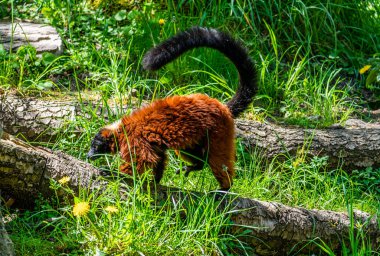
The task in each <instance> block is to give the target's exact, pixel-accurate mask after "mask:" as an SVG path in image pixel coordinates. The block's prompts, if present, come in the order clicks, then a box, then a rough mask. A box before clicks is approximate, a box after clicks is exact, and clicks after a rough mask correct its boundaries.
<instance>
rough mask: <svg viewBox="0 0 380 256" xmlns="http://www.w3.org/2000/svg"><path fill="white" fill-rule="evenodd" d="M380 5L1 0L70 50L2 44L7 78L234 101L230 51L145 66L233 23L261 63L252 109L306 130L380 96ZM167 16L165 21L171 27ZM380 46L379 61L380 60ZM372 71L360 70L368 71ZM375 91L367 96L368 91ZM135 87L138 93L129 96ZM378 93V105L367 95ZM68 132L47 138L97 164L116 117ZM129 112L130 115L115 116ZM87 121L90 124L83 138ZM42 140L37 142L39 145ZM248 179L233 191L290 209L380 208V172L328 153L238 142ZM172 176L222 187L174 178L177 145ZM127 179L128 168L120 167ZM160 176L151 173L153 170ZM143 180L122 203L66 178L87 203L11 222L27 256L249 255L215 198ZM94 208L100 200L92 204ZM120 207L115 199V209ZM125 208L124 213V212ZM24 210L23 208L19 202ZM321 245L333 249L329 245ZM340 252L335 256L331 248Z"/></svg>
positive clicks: (203, 187) (14, 83)
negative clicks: (268, 155)
mask: <svg viewBox="0 0 380 256" xmlns="http://www.w3.org/2000/svg"><path fill="white" fill-rule="evenodd" d="M379 6H380V5H379V1H378V0H369V1H350V2H348V1H339V0H334V1H311V0H303V1H280V0H275V1H269V2H268V3H266V2H265V1H244V0H237V1H212V4H211V2H210V4H206V3H204V1H189V2H186V1H179V3H178V1H171V0H165V1H160V3H155V4H153V3H150V2H145V3H140V4H139V5H138V8H136V6H132V5H130V4H128V1H116V0H114V1H99V0H96V1H93V2H92V3H89V2H86V1H83V0H67V1H55V0H37V1H5V0H0V17H7V18H8V19H11V20H15V19H33V20H40V21H44V22H47V23H50V24H52V25H53V26H55V27H56V28H57V29H58V31H59V32H60V33H61V35H62V37H63V39H64V42H65V46H66V50H65V53H64V55H62V56H60V57H55V56H53V55H51V54H49V53H45V54H43V55H42V56H41V57H38V56H36V53H35V50H34V49H33V48H31V47H22V48H20V49H19V50H17V51H14V52H12V53H10V54H8V53H6V52H5V51H4V50H3V48H2V46H1V45H0V60H1V62H0V65H1V66H0V86H1V88H2V89H3V90H4V89H5V90H8V89H16V90H18V91H20V92H22V93H24V94H39V95H44V94H49V91H51V90H54V91H59V92H61V93H62V94H63V95H64V94H67V93H69V92H70V93H73V94H77V95H78V97H79V98H80V94H81V93H82V92H84V91H89V90H91V91H95V92H96V93H97V94H98V95H99V97H101V98H102V99H103V100H104V102H107V101H109V100H111V101H114V102H116V103H117V104H119V105H120V102H124V103H128V102H130V100H131V99H133V101H135V102H140V103H141V102H143V101H150V100H154V99H156V98H160V97H165V96H168V95H178V94H189V93H193V92H201V93H207V94H208V95H210V96H213V97H216V98H218V99H220V100H221V101H223V102H224V101H227V100H228V99H229V98H230V97H231V96H232V95H233V93H234V91H235V89H236V85H237V74H236V71H235V68H234V67H233V66H232V65H231V64H230V63H226V60H225V59H224V57H222V56H221V55H220V54H219V53H217V52H215V51H212V50H207V49H198V50H194V51H192V52H190V53H188V54H186V55H184V56H183V57H181V58H180V59H178V60H177V61H175V62H174V63H172V64H169V65H168V66H167V67H165V68H163V69H162V70H160V71H159V72H156V73H147V72H143V71H142V70H141V66H140V61H141V58H142V56H143V54H144V52H145V51H146V50H147V49H149V48H150V47H151V46H152V45H153V44H157V43H158V42H160V41H162V40H164V39H165V38H167V37H169V36H170V35H173V34H174V33H176V32H177V31H179V30H183V29H185V28H187V27H190V26H193V25H202V26H212V27H216V28H220V29H222V30H225V31H229V32H230V33H231V34H233V35H234V36H235V37H236V38H239V39H240V40H242V41H244V44H245V45H246V46H247V47H248V48H249V50H250V55H251V56H252V58H253V59H255V61H256V63H257V67H258V71H259V77H260V90H259V93H258V95H257V97H256V98H255V102H254V104H253V106H252V107H251V108H250V109H249V110H248V111H247V112H246V117H248V118H253V119H256V120H264V119H265V118H267V117H270V118H272V119H274V120H277V121H280V122H285V123H288V124H297V125H301V126H304V127H326V126H329V125H331V124H333V123H344V122H345V120H347V119H348V118H349V117H351V116H353V115H354V114H357V113H359V112H360V109H361V108H362V107H368V106H371V105H370V103H371V104H375V105H376V104H377V102H378V95H379V94H378V85H379V84H378V83H377V82H376V79H373V78H371V77H373V76H375V77H376V75H377V74H378V73H379V68H380V67H379V66H380V59H379V55H378V53H379V52H380V50H379V48H380V41H379V40H380V36H379V35H380V23H379V22H378V15H379V9H378V8H379ZM160 19H163V20H164V22H162V21H161V24H160V22H159V21H160ZM376 54H377V55H376ZM365 65H371V67H370V69H369V71H367V72H365V73H363V74H360V73H359V69H360V68H362V67H363V66H365ZM363 90H364V91H366V94H365V95H366V96H365V97H364V96H363V94H362V93H361V92H362V91H363ZM131 95H133V97H131ZM368 95H370V99H369V98H368ZM84 111H87V112H88V113H89V116H90V118H87V119H84V118H80V117H78V118H77V119H76V120H75V121H74V122H72V123H70V124H68V125H67V126H66V127H63V128H62V131H61V133H60V137H59V138H58V139H57V140H56V141H55V142H53V143H50V144H47V145H46V144H44V145H45V146H49V147H51V148H54V149H60V150H63V151H65V152H68V153H69V154H71V155H74V156H76V157H78V158H81V159H85V154H86V152H87V151H88V148H89V145H90V140H91V139H92V136H93V135H94V134H95V133H96V132H97V130H98V129H99V128H100V127H101V126H103V125H104V124H106V121H105V120H103V119H101V118H100V117H99V116H97V115H95V114H94V112H93V110H92V109H84ZM122 114H123V111H121V107H120V110H119V111H118V112H117V114H115V116H112V117H111V120H110V121H113V120H116V119H118V118H119V117H120V116H121V115H122ZM76 127H80V128H83V130H84V131H85V132H84V133H83V134H82V135H81V136H80V137H79V138H77V137H75V135H74V134H73V131H74V130H75V128H76ZM34 143H38V142H34ZM237 155H238V161H237V163H236V169H237V177H236V181H235V184H234V186H233V189H232V190H233V192H236V193H237V194H239V195H242V196H247V197H252V198H257V199H260V200H266V201H277V202H281V203H284V204H288V205H292V206H302V207H306V208H318V209H328V210H337V211H348V212H349V211H350V209H352V208H353V209H357V210H362V211H366V212H369V213H371V214H374V215H376V214H377V215H378V214H379V209H380V203H379V201H380V200H379V199H380V190H379V185H380V174H379V173H380V170H374V169H371V168H369V169H366V170H359V171H357V172H354V173H353V174H352V175H348V174H347V173H346V172H345V170H342V169H341V168H339V167H336V169H333V170H332V169H328V168H327V167H326V159H324V158H314V159H307V158H306V157H305V154H304V153H303V152H302V151H300V153H299V155H297V156H295V157H289V158H288V159H287V160H286V161H285V162H277V161H275V160H274V161H273V162H269V163H268V162H267V161H266V160H265V155H264V154H262V153H261V152H257V151H256V150H255V149H249V150H247V149H245V148H244V147H243V146H242V145H240V143H239V142H237ZM169 158H170V161H169V163H170V164H169V166H168V169H167V171H166V172H165V175H164V179H163V181H162V183H163V184H165V185H169V186H175V187H179V188H182V189H184V190H197V191H204V192H206V191H210V190H213V189H215V188H217V186H218V185H217V183H216V181H215V179H214V178H213V176H212V175H211V172H210V171H209V170H204V171H202V172H195V173H192V174H191V175H190V177H189V178H185V177H183V175H176V174H175V172H176V170H177V169H178V168H180V167H181V165H182V164H183V162H181V161H180V159H178V158H177V157H176V156H175V155H174V154H172V152H171V153H170V157H169ZM118 161H119V159H118V158H117V157H114V158H112V157H110V156H107V157H105V158H103V159H100V160H97V161H96V162H95V164H96V165H97V166H107V168H109V169H111V170H113V171H114V172H115V173H116V170H117V166H118ZM116 175H117V174H116ZM147 178H149V177H147ZM140 185H141V184H140V181H136V185H135V186H134V187H133V188H128V189H129V195H128V197H127V198H126V199H125V198H120V196H119V195H118V193H117V191H118V189H119V187H120V186H122V185H121V184H120V182H119V181H118V180H116V181H115V182H113V183H111V184H110V186H109V187H108V188H107V191H106V192H105V193H103V194H96V193H90V192H88V191H86V189H85V188H84V189H83V190H82V191H81V192H80V194H79V195H72V192H71V191H70V190H69V189H68V187H67V186H66V185H63V184H60V183H57V182H55V183H53V184H52V187H54V188H55V189H57V190H58V189H62V188H63V189H64V190H65V191H66V192H65V193H67V195H68V198H69V197H70V196H74V198H75V203H79V202H85V203H88V205H87V204H83V205H82V207H83V209H82V210H83V212H82V213H83V216H82V217H79V218H78V217H77V216H74V213H77V212H75V211H74V212H73V210H74V209H73V206H72V205H73V203H72V202H69V201H68V200H67V201H66V200H64V201H62V200H61V201H59V200H58V199H52V200H51V201H46V200H43V199H41V200H39V201H38V202H37V205H36V208H35V209H34V210H32V211H20V212H16V213H17V216H18V217H17V218H16V219H15V220H14V221H12V222H10V223H8V226H7V227H8V228H9V230H10V231H11V235H12V239H13V241H14V242H15V245H16V249H17V252H18V254H19V255H57V254H62V255H66V254H69V255H76V254H78V255H83V254H86V255H106V254H111V255H129V254H136V255H137V254H140V255H172V254H173V253H174V252H175V254H177V255H189V254H192V255H216V254H225V255H236V254H242V255H244V254H246V255H250V254H251V253H252V250H253V248H249V247H247V246H245V245H244V244H242V243H241V242H240V241H239V236H238V235H236V236H224V235H222V233H223V232H222V230H224V229H226V228H228V227H229V226H230V225H231V223H230V222H229V220H228V218H226V217H225V216H224V214H223V213H216V212H215V211H214V210H213V209H214V208H215V204H216V202H214V201H213V200H211V199H210V197H209V196H207V194H206V193H205V196H203V197H200V198H199V200H198V201H197V202H196V203H194V204H192V203H189V205H188V206H187V207H186V208H187V209H188V211H189V212H187V213H186V214H187V216H191V218H185V219H184V218H183V217H181V216H183V212H182V211H183V208H182V207H181V205H178V207H173V206H172V205H171V204H170V203H169V202H155V201H154V198H152V197H151V196H150V195H149V194H147V193H144V192H142V191H141V187H140ZM87 206H89V208H87ZM111 206H112V207H111ZM115 209H116V210H115ZM12 213H13V210H12ZM351 242H352V243H351V244H350V245H349V248H346V249H345V247H344V246H345V245H342V248H343V251H345V252H346V253H345V254H346V255H370V254H371V253H373V254H375V252H374V251H375V250H376V249H375V248H371V247H370V246H369V245H368V241H367V240H366V238H365V234H364V233H362V232H360V231H359V232H357V233H356V236H353V237H352V238H351ZM320 244H321V247H324V248H325V249H326V254H328V248H327V246H325V245H323V243H322V242H321V243H320ZM330 255H333V254H330Z"/></svg>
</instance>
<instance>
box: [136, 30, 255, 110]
mask: <svg viewBox="0 0 380 256" xmlns="http://www.w3.org/2000/svg"><path fill="white" fill-rule="evenodd" d="M198 47H209V48H213V49H216V50H218V51H220V52H221V53H223V54H224V55H225V56H226V57H227V58H229V59H230V60H231V61H232V63H233V64H234V65H235V66H236V68H237V70H238V72H239V87H238V89H237V91H236V94H235V95H234V96H233V97H232V99H231V100H230V101H229V102H227V107H228V108H229V109H230V111H231V113H232V115H233V116H234V117H237V116H238V115H239V114H240V113H242V112H243V111H244V110H246V109H247V107H248V105H249V104H250V103H251V102H252V100H253V96H254V95H255V94H256V92H257V75H256V69H255V65H254V63H253V61H252V60H251V58H250V57H249V56H248V53H247V50H246V49H245V48H244V47H243V46H242V45H241V44H240V43H239V42H237V41H236V40H235V39H233V38H232V37H231V36H229V35H228V34H226V33H223V32H221V31H218V30H216V29H212V28H202V27H193V28H190V29H188V30H186V31H184V32H181V33H179V34H177V35H175V36H173V37H172V38H169V39H167V40H166V41H164V42H162V43H161V44H159V45H157V46H156V47H154V48H152V49H151V50H149V51H148V52H147V53H146V54H145V56H144V59H143V62H142V63H143V67H144V69H147V70H157V69H159V68H161V67H162V66H164V65H166V64H167V63H169V62H171V61H173V60H174V59H176V58H177V57H179V56H180V55H181V54H183V53H184V52H186V51H188V50H191V49H193V48H198Z"/></svg>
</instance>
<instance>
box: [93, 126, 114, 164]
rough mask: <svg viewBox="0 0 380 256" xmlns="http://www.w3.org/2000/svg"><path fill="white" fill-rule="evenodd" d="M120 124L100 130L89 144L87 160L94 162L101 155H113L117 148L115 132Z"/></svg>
mask: <svg viewBox="0 0 380 256" xmlns="http://www.w3.org/2000/svg"><path fill="white" fill-rule="evenodd" d="M119 124H120V122H117V123H114V124H111V125H108V126H106V127H104V128H102V129H101V130H100V131H99V132H98V133H97V134H96V135H95V137H94V139H93V140H92V142H91V148H90V151H88V153H87V158H89V159H91V160H95V159H97V158H98V157H100V155H102V154H115V153H116V148H117V145H116V143H117V138H116V133H115V131H116V130H117V128H118V127H117V126H118V125H119Z"/></svg>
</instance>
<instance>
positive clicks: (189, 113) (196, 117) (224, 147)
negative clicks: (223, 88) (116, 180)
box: [103, 94, 235, 189]
mask: <svg viewBox="0 0 380 256" xmlns="http://www.w3.org/2000/svg"><path fill="white" fill-rule="evenodd" d="M103 136H104V137H109V136H115V137H116V138H117V143H118V147H119V151H120V154H121V158H122V159H123V160H124V161H125V163H123V164H122V165H121V166H120V171H121V172H124V173H127V174H129V175H132V174H133V170H132V163H134V164H135V167H136V172H137V173H139V174H141V173H143V172H144V171H145V169H146V168H149V169H153V172H154V175H155V178H156V181H159V179H161V177H162V174H163V171H164V167H165V162H166V155H165V152H164V151H165V149H166V148H171V149H175V150H182V151H185V152H188V154H189V155H186V156H184V158H185V159H186V160H188V161H189V160H190V161H192V162H194V164H195V162H196V161H198V159H205V156H206V157H207V158H208V159H207V161H208V163H209V165H210V167H211V170H212V172H213V174H214V176H215V178H216V179H217V180H218V182H219V183H220V185H221V188H222V189H228V188H229V187H230V186H231V184H232V177H233V176H234V167H233V164H234V160H235V145H234V120H233V118H232V115H231V113H230V111H229V109H228V108H227V107H226V106H225V105H223V104H221V103H220V102H219V101H218V100H216V99H212V98H210V97H208V96H206V95H202V94H193V95H189V96H174V97H169V98H165V99H161V100H157V101H155V102H153V103H152V104H151V105H149V106H146V107H144V108H142V109H139V110H136V111H135V112H133V113H132V114H131V115H129V116H124V117H123V118H122V119H121V122H120V124H119V127H118V128H117V129H114V130H110V129H105V130H103ZM191 155H193V156H194V157H196V158H193V157H191Z"/></svg>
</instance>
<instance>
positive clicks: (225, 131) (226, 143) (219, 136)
mask: <svg viewBox="0 0 380 256" xmlns="http://www.w3.org/2000/svg"><path fill="white" fill-rule="evenodd" d="M234 162H235V134H234V124H233V120H225V122H224V123H223V125H220V126H219V127H218V129H216V130H214V131H212V132H210V150H209V154H208V163H209V165H210V167H211V170H212V173H213V174H214V176H215V178H216V179H217V181H218V182H219V184H220V189H221V190H225V191H228V190H229V189H230V187H231V186H232V184H233V177H234V175H235V171H234Z"/></svg>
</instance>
